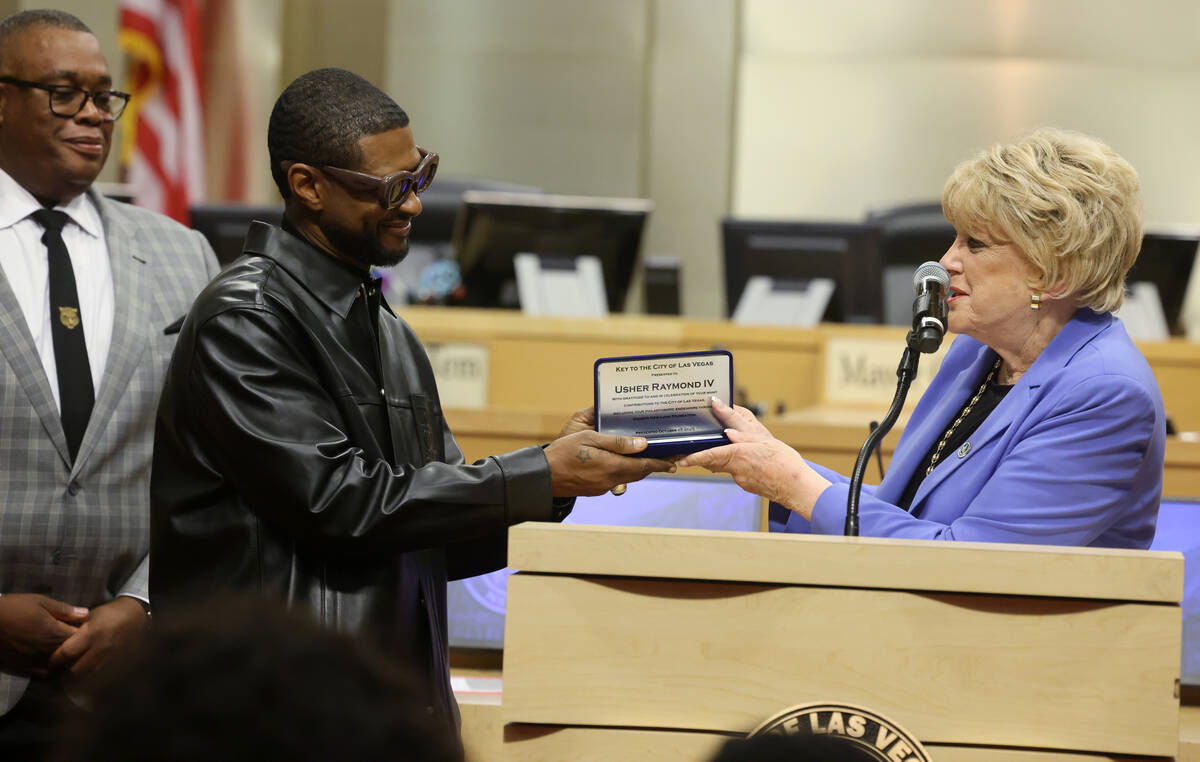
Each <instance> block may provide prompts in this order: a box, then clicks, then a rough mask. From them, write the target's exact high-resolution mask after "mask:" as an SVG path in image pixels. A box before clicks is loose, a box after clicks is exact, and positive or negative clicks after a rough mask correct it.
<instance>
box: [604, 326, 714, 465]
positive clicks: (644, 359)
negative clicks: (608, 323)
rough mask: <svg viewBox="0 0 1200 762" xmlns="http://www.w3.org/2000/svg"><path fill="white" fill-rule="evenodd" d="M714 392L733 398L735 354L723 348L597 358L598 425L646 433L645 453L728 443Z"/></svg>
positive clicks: (655, 454) (680, 451) (609, 429)
mask: <svg viewBox="0 0 1200 762" xmlns="http://www.w3.org/2000/svg"><path fill="white" fill-rule="evenodd" d="M712 397H717V398H718V399H720V400H722V401H723V402H725V404H727V405H728V404H732V402H733V356H732V355H731V354H730V353H729V352H726V351H724V350H713V351H709V352H680V353H675V354H663V355H640V356H637V357H605V358H601V359H599V360H597V361H596V431H599V432H600V433H602V434H624V435H626V436H638V437H645V438H646V440H647V442H648V446H647V447H646V449H645V450H644V451H643V452H642V453H640V454H641V455H644V456H650V457H661V456H665V455H682V454H685V453H689V452H696V451H698V450H707V449H708V448H710V447H717V446H718V445H722V444H728V443H729V440H728V439H726V438H725V434H724V428H725V427H724V426H722V425H721V422H720V421H718V420H717V418H716V416H715V415H713V412H712V405H711V404H710V402H709V400H710V399H711V398H712Z"/></svg>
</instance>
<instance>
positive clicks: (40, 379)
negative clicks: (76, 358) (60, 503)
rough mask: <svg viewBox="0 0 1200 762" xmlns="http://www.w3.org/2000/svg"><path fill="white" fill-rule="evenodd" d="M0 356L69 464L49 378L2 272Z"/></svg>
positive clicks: (65, 443) (0, 279)
mask: <svg viewBox="0 0 1200 762" xmlns="http://www.w3.org/2000/svg"><path fill="white" fill-rule="evenodd" d="M0 353H3V354H4V356H5V357H6V358H7V359H8V364H9V365H10V366H11V367H12V369H13V372H14V373H15V374H16V376H17V382H18V383H20V385H21V388H22V389H24V390H25V395H26V396H27V397H29V400H30V401H31V402H32V403H33V409H34V411H35V412H37V415H38V418H39V419H40V420H41V422H42V427H43V428H44V429H45V430H46V434H48V435H49V437H50V441H51V442H53V443H54V447H55V449H56V450H58V454H59V456H60V457H62V459H63V463H65V464H70V462H71V453H70V450H68V449H67V437H66V435H65V434H64V433H63V427H62V418H61V417H60V416H59V414H58V408H57V407H56V406H55V404H54V393H53V392H52V391H51V389H50V378H49V377H48V376H47V375H46V369H45V368H44V367H43V366H42V358H41V357H39V356H38V353H37V348H36V347H34V345H33V333H31V332H30V330H29V325H28V324H27V323H26V322H25V315H24V313H22V312H21V305H20V303H18V302H17V296H16V294H14V293H13V290H12V286H11V285H9V282H8V278H6V277H5V276H4V272H3V270H0Z"/></svg>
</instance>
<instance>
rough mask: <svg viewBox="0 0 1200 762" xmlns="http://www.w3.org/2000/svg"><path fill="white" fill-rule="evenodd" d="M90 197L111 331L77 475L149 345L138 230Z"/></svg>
mask: <svg viewBox="0 0 1200 762" xmlns="http://www.w3.org/2000/svg"><path fill="white" fill-rule="evenodd" d="M89 193H91V194H92V201H93V202H94V203H95V204H96V208H97V209H99V210H100V220H101V222H102V223H103V225H104V240H105V242H106V243H107V244H108V260H109V262H110V264H111V267H112V280H113V331H112V343H111V345H110V346H109V349H108V360H107V362H106V364H105V367H104V377H103V378H101V379H100V389H99V391H98V392H97V394H96V404H95V406H94V407H93V408H92V417H91V419H90V420H89V421H88V427H87V431H85V432H84V435H83V442H82V443H81V444H80V446H79V457H78V458H77V459H76V461H75V468H74V469H73V473H78V472H79V470H80V466H82V465H83V463H84V462H85V461H86V460H87V457H88V455H90V454H91V451H92V449H93V448H94V447H95V445H96V442H97V441H98V440H99V439H100V436H101V433H102V432H103V431H104V428H105V426H107V425H108V421H109V419H110V418H111V417H112V415H113V412H114V411H115V410H116V409H117V405H118V404H120V402H121V397H122V396H123V395H124V393H125V389H126V387H128V386H129V380H130V378H132V377H133V372H134V370H135V369H136V368H137V366H138V363H139V361H140V359H141V356H142V353H143V352H145V351H146V346H147V345H148V344H149V343H150V339H151V336H150V332H151V325H150V316H151V294H150V290H149V287H148V284H149V277H150V276H149V273H148V272H147V270H148V268H149V265H148V263H147V261H146V258H145V255H144V254H139V253H138V252H139V249H138V246H137V237H138V229H137V227H136V226H135V225H132V224H130V223H129V221H128V220H127V219H125V217H124V216H123V215H121V213H120V210H119V209H118V208H115V207H114V205H113V204H112V203H110V202H108V200H107V199H104V198H101V197H99V196H98V195H97V194H94V193H92V192H91V191H89Z"/></svg>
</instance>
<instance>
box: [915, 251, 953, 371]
mask: <svg viewBox="0 0 1200 762" xmlns="http://www.w3.org/2000/svg"><path fill="white" fill-rule="evenodd" d="M913 289H914V290H915V291H916V292H917V296H916V298H915V299H913V308H912V310H913V321H912V329H913V333H914V334H916V343H917V349H918V350H919V351H920V352H923V353H925V354H932V353H933V352H936V351H937V348H938V347H939V346H941V344H942V337H943V336H945V335H946V297H947V295H948V292H949V291H950V273H948V272H946V268H944V267H942V266H941V265H939V264H938V263H937V262H926V263H925V264H923V265H921V266H920V267H918V268H917V272H916V273H915V274H914V275H913Z"/></svg>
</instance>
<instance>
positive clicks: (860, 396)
mask: <svg viewBox="0 0 1200 762" xmlns="http://www.w3.org/2000/svg"><path fill="white" fill-rule="evenodd" d="M949 346H950V338H949V337H947V338H946V340H945V341H943V342H942V346H941V348H940V349H938V351H937V352H935V353H934V354H932V355H921V362H920V365H918V366H917V377H916V379H915V380H914V381H913V384H912V388H911V389H909V392H908V400H909V402H916V401H917V400H918V399H920V398H921V395H922V394H924V393H925V389H926V388H927V387H928V386H929V382H930V381H932V380H933V377H934V375H935V374H936V373H937V370H938V368H939V367H940V366H941V364H942V358H943V357H945V356H946V350H947V349H948V348H949ZM902 354H904V338H903V336H900V337H899V338H898V339H867V338H857V337H845V336H831V337H829V338H828V339H827V340H826V342H825V386H824V390H825V394H824V398H823V400H822V402H823V404H826V405H830V404H834V405H874V406H882V409H881V410H880V413H881V414H882V412H883V411H884V410H886V409H887V406H888V405H889V404H890V403H891V401H892V396H893V395H894V394H895V393H896V380H897V379H896V366H898V365H899V364H900V357H901V355H902Z"/></svg>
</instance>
